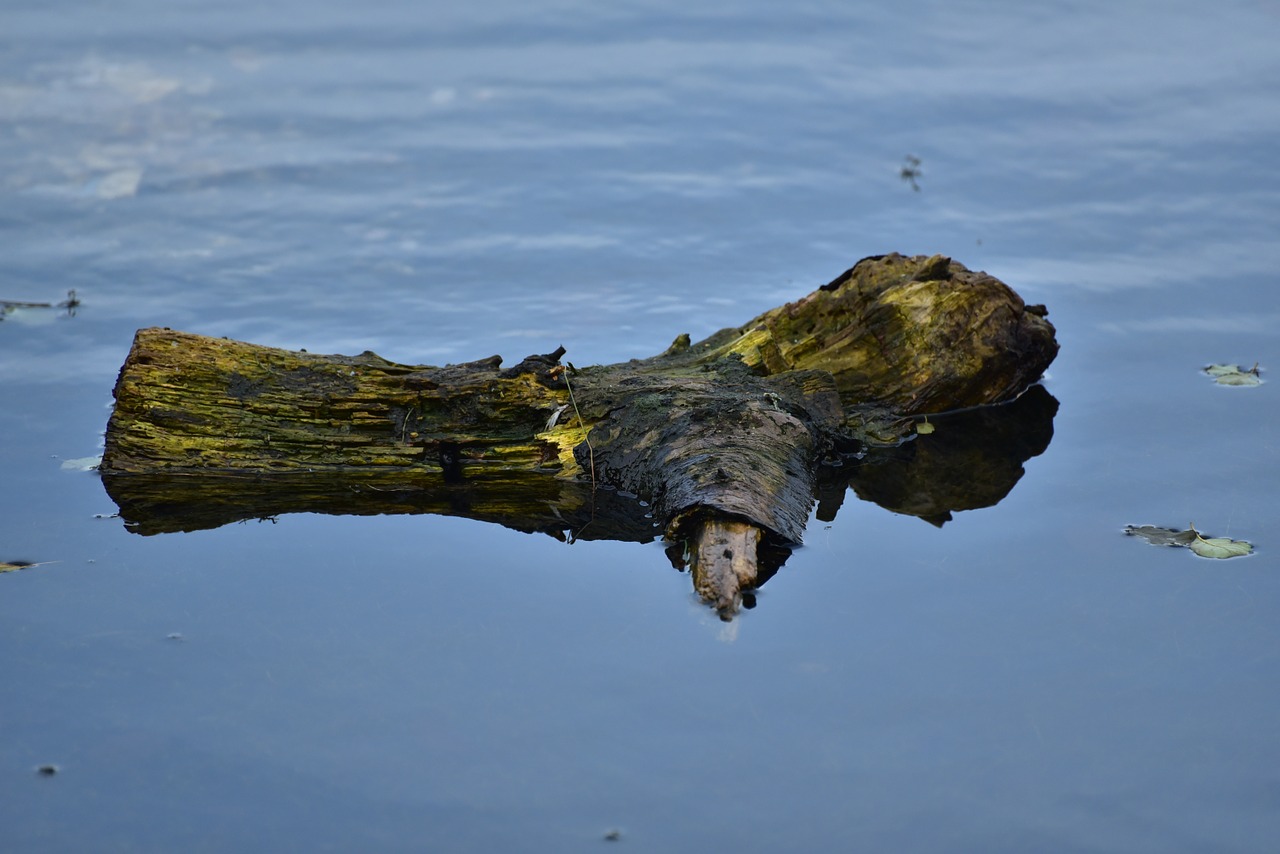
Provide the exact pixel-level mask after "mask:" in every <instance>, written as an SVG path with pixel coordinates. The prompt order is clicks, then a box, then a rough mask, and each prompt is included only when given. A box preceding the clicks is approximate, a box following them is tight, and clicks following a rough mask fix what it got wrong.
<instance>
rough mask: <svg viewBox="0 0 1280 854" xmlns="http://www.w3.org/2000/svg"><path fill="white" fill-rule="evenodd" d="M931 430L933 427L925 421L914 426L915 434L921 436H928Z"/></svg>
mask: <svg viewBox="0 0 1280 854" xmlns="http://www.w3.org/2000/svg"><path fill="white" fill-rule="evenodd" d="M933 429H934V428H933V425H932V424H930V423H929V422H928V420H927V419H926V420H925V421H922V422H920V423H919V424H917V425H916V433H918V434H919V435H921V436H928V435H929V434H930V433H932V432H933Z"/></svg>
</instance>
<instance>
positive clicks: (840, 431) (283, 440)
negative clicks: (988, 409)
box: [100, 255, 1057, 614]
mask: <svg viewBox="0 0 1280 854" xmlns="http://www.w3.org/2000/svg"><path fill="white" fill-rule="evenodd" d="M1045 316H1046V312H1045V309H1044V307H1043V306H1027V305H1025V304H1024V303H1023V301H1022V299H1021V298H1020V297H1019V296H1018V295H1017V294H1016V293H1014V292H1013V291H1012V290H1011V289H1010V288H1008V287H1007V286H1006V285H1004V284H1003V283H1001V282H1000V281H998V280H996V279H995V278H993V277H991V276H988V275H987V274H985V273H978V272H971V271H969V270H967V269H966V268H965V267H963V266H962V265H960V264H957V263H955V262H953V261H951V260H950V259H948V258H945V257H942V256H933V257H928V258H927V257H915V258H908V257H903V256H899V255H887V256H881V257H875V258H867V259H864V260H862V261H860V262H858V264H856V265H855V266H854V267H852V268H850V269H849V270H848V271H846V272H845V273H843V274H842V275H841V276H839V277H837V278H836V279H835V280H834V281H832V282H831V283H830V284H828V285H825V286H823V287H822V288H819V289H818V290H817V291H815V292H813V293H812V294H810V295H808V296H807V297H804V298H803V299H801V300H798V301H797V302H794V303H789V304H787V305H784V306H781V307H779V308H776V309H773V310H771V311H768V312H766V313H764V314H762V315H760V316H759V317H756V318H755V319H753V320H751V321H749V322H748V323H746V324H744V325H742V326H739V327H733V328H729V329H724V330H722V331H720V332H718V333H716V334H715V335H712V336H711V337H709V338H707V339H706V340H704V341H701V342H698V343H696V344H694V343H691V342H690V340H689V336H687V335H681V336H680V337H679V338H677V339H676V340H675V342H674V343H673V344H672V345H671V346H670V347H669V348H668V349H667V350H666V352H664V353H662V354H661V355H658V356H655V357H653V358H651V359H645V360H635V361H631V362H627V363H622V364H617V365H608V366H597V367H590V368H582V369H576V368H574V367H572V366H571V365H569V364H567V363H562V362H561V358H562V357H563V356H564V352H565V351H564V350H563V348H561V349H558V350H556V351H555V352H552V353H548V354H546V355H537V356H530V357H528V358H526V359H525V360H524V361H522V362H520V363H519V364H518V365H515V366H514V367H511V368H507V369H503V368H502V367H501V361H502V360H501V359H500V358H499V357H498V356H492V357H490V358H487V359H481V360H479V361H476V362H469V363H466V364H460V365H451V366H446V367H443V368H438V367H426V366H413V365H402V364H397V363H395V362H390V361H387V360H386V359H383V358H381V357H380V356H377V355H375V354H373V353H370V352H366V353H363V354H361V355H359V356H354V357H349V356H327V355H316V354H310V353H306V352H293V351H286V350H279V349H273V348H267V347H260V346H256V345H252V344H245V343H241V342H236V341H229V340H226V339H217V338H209V337H205V336H199V335H192V334H187V333H182V332H176V331H172V330H169V329H155V328H152V329H143V330H140V331H139V332H138V334H137V337H136V339H135V341H134V344H133V348H132V349H131V351H130V353H129V356H128V359H127V360H126V362H125V364H124V367H123V368H122V369H121V372H120V377H119V380H118V382H117V384H116V388H115V397H116V406H115V411H114V412H113V414H112V416H111V419H110V422H109V424H108V427H107V438H106V450H105V453H104V456H103V461H102V465H101V468H100V470H101V472H102V474H103V475H104V479H105V481H106V483H107V488H108V491H109V492H111V493H112V494H113V496H115V495H116V494H117V493H118V492H122V491H127V489H128V484H129V481H130V479H131V478H146V479H147V482H148V483H149V487H148V488H150V489H154V483H155V477H156V476H157V475H165V476H173V477H174V478H181V479H189V478H192V477H197V478H227V477H239V478H244V477H254V478H269V477H271V476H273V475H280V476H286V475H288V476H292V477H298V476H300V475H303V476H305V475H306V474H312V475H324V476H326V477H332V476H334V475H340V476H348V477H350V478H351V479H352V481H353V483H354V482H358V481H359V480H360V479H361V478H370V477H377V478H380V479H384V480H385V478H386V477H387V476H388V475H391V476H394V478H395V479H396V480H398V481H400V482H402V483H403V484H412V485H414V486H415V487H420V488H423V489H445V490H447V489H449V488H450V486H451V485H465V484H469V483H476V482H482V481H485V480H503V479H514V478H520V479H524V480H527V479H529V478H535V479H536V478H551V479H557V480H560V481H566V480H568V481H574V482H577V483H580V484H581V483H589V484H590V488H591V491H590V492H588V491H585V490H581V491H579V492H577V493H575V494H582V495H585V496H586V498H585V499H584V500H587V501H590V500H591V498H590V496H591V495H592V494H593V493H594V492H595V490H598V489H607V490H611V491H615V492H616V493H618V494H622V495H630V496H635V500H636V501H637V509H638V512H639V513H649V514H652V516H653V518H654V519H655V520H657V522H658V523H659V524H660V527H661V529H662V531H663V533H664V534H665V536H666V537H667V538H668V539H669V540H671V541H672V542H673V543H677V544H680V543H683V544H684V546H683V549H682V553H683V555H684V556H685V557H686V558H687V559H688V561H689V563H690V564H691V567H692V569H693V574H694V579H695V586H696V587H697V589H698V591H699V592H700V594H701V595H702V596H703V597H704V598H705V599H706V600H707V601H709V602H711V603H713V604H715V605H716V607H717V608H718V609H720V610H721V613H722V614H727V613H731V612H732V611H733V609H734V608H735V607H736V604H737V601H738V597H739V595H740V591H741V590H742V589H746V588H750V587H751V586H752V585H753V584H754V580H755V577H756V571H757V569H756V564H757V554H756V551H757V549H758V548H763V546H764V544H765V543H771V544H773V545H777V544H796V543H799V542H800V540H801V537H802V534H803V530H804V525H805V522H806V521H807V518H808V514H809V510H810V507H811V506H812V502H813V497H814V494H815V480H816V473H817V470H818V467H819V465H820V464H821V463H822V461H823V460H824V459H831V458H833V457H834V456H838V455H839V454H840V453H842V452H846V451H850V450H855V449H857V448H859V447H862V446H865V444H876V443H886V444H891V443H894V442H897V441H901V440H902V439H904V438H906V437H908V436H909V435H910V434H911V432H912V429H913V423H914V419H915V418H916V417H918V416H921V415H926V414H932V413H939V412H944V411H948V410H955V409H960V408H965V407H975V406H982V405H985V404H992V403H998V402H1002V401H1006V400H1010V399H1012V398H1014V397H1016V396H1017V395H1019V394H1020V393H1021V392H1022V391H1023V390H1025V389H1026V388H1027V387H1028V386H1029V385H1031V384H1032V383H1034V382H1035V381H1036V380H1037V379H1038V378H1039V377H1040V376H1041V374H1042V373H1043V371H1044V369H1045V368H1046V367H1047V366H1048V365H1049V363H1050V362H1051V361H1052V360H1053V358H1054V356H1055V355H1056V353H1057V343H1056V341H1055V340H1054V329H1053V327H1052V325H1051V324H1050V323H1049V322H1048V321H1047V320H1046V319H1045ZM117 500H119V499H117ZM641 501H643V502H644V503H645V504H647V505H648V507H647V509H642V508H641V505H640V504H639V502H641Z"/></svg>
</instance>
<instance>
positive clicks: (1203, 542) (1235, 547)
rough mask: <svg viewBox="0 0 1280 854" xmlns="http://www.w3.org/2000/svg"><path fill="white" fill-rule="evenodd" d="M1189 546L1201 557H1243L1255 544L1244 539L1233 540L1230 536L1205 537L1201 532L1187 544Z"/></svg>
mask: <svg viewBox="0 0 1280 854" xmlns="http://www.w3.org/2000/svg"><path fill="white" fill-rule="evenodd" d="M1187 548H1189V549H1191V551H1193V552H1195V553H1196V554H1198V555H1200V557H1214V558H1228V557H1241V556H1243V555H1247V554H1249V553H1251V552H1252V551H1253V546H1252V545H1250V544H1249V543H1246V542H1245V541H1244V540H1233V539H1231V538H1230V537H1211V538H1209V539H1205V538H1204V537H1202V536H1200V535H1199V534H1197V535H1196V538H1195V539H1194V540H1192V541H1191V543H1189V544H1188V545H1187Z"/></svg>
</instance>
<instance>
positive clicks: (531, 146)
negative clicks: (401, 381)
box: [0, 0, 1280, 852]
mask: <svg viewBox="0 0 1280 854" xmlns="http://www.w3.org/2000/svg"><path fill="white" fill-rule="evenodd" d="M0 21H3V25H2V26H0V245H2V246H3V247H4V251H3V252H0V299H4V300H15V301H27V302H50V303H56V302H58V301H60V300H63V299H65V298H66V294H67V291H69V290H73V289H74V290H75V292H76V294H77V297H78V299H79V300H80V301H81V305H80V306H79V307H78V308H77V310H76V311H75V313H74V316H71V314H70V313H69V312H67V311H65V310H59V309H55V308H50V309H41V308H19V309H15V310H14V311H11V312H9V313H7V314H5V315H4V319H3V320H2V321H0V401H3V404H4V406H3V409H4V419H3V422H2V426H0V561H15V560H24V561H41V562H45V561H47V562H48V563H44V564H43V565H41V566H37V567H33V568H30V569H26V570H22V571H18V572H7V573H3V574H0V652H2V654H0V685H3V686H4V688H3V690H2V691H0V849H2V850H5V851H146V852H151V851H155V852H171V851H216V852H222V851H307V852H311V851H342V852H345V851H356V850H361V851H486V852H488V851H504V850H507V851H549V852H564V851H576V850H587V849H594V848H596V847H598V846H602V845H609V844H611V843H610V841H609V840H607V839H606V835H607V834H610V832H611V831H617V833H618V834H619V839H618V841H617V844H622V845H626V846H627V848H628V850H642V851H664V852H665V851H707V850H735V851H742V852H748V851H778V850H867V851H988V852H1000V851H1007V852H1026V851H1090V852H1170V851H1206V850H1211V851H1216V852H1255V851H1257V852H1262V851H1270V850H1272V849H1273V847H1274V844H1275V840H1276V839H1277V838H1280V729H1278V728H1277V727H1276V725H1275V721H1276V720H1277V716H1278V715H1280V619H1277V616H1278V615H1280V575H1278V574H1277V564H1276V557H1275V555H1276V543H1277V542H1278V541H1280V540H1278V537H1280V530H1278V528H1277V525H1276V520H1277V518H1280V490H1278V489H1277V488H1276V487H1277V483H1280V433H1278V432H1277V426H1276V425H1277V424H1278V423H1280V405H1278V404H1277V402H1276V395H1275V388H1276V386H1275V384H1274V383H1273V382H1265V383H1264V384H1263V385H1262V386H1260V387H1257V388H1224V387H1220V386H1216V385H1214V384H1213V383H1212V382H1211V381H1210V380H1209V379H1208V378H1207V377H1205V376H1204V375H1203V374H1201V373H1200V372H1199V369H1200V368H1201V367H1203V366H1204V365H1206V364H1208V363H1210V362H1233V363H1239V364H1242V365H1244V366H1246V367H1248V366H1250V365H1252V364H1253V363H1254V362H1260V363H1261V367H1262V369H1263V374H1262V376H1263V378H1264V380H1267V379H1269V373H1268V372H1269V369H1270V368H1271V367H1273V366H1275V365H1277V364H1280V358H1277V356H1278V353H1277V350H1278V346H1280V336H1278V333H1277V330H1278V329H1280V299H1278V298H1277V296H1276V293H1277V291H1276V287H1275V286H1276V271H1277V270H1278V269H1280V240H1277V236H1278V235H1280V170H1278V169H1277V162H1276V156H1275V155H1276V150H1275V140H1276V139H1280V52H1277V51H1276V49H1275V45H1276V43H1277V40H1278V38H1280V12H1277V10H1276V7H1275V6H1274V4H1269V3H1264V2H1249V0H1224V2H1219V3H1215V4H1205V3H1200V2H1186V0H1182V1H1181V2H1180V1H1179V0H1172V2H1169V0H1165V2H1148V0H1134V2H1127V3H1108V2H1095V0H1077V2H1049V3H1039V4H1025V3H1012V2H1010V3H1003V2H950V3H935V2H928V0H903V2H900V3H896V4H892V5H888V4H884V5H881V6H877V5H874V4H850V3H835V2H829V0H811V2H793V3H788V4H775V3H766V2H760V0H744V2H740V3H732V4H723V3H722V4H699V3H690V2H680V3H675V2H662V0H651V2H629V3H614V4H600V3H585V2H582V0H554V2H553V1H552V0H548V1H547V2H538V3H514V2H487V3H473V4H445V3H438V2H425V3H409V2H392V1H391V0H386V2H378V3H367V4H359V5H348V4H342V3H337V2H332V0H310V2H307V3H302V2H294V0H286V2H273V3H269V4H262V3H248V2H243V1H242V0H231V2H224V3H219V4H212V5H211V4H204V3H192V2H157V0H125V2H115V3H111V4H96V3H88V2H78V0H75V1H74V2H67V3H58V4H47V3H40V4H37V3H20V2H10V3H8V4H7V5H6V8H5V10H4V11H3V13H0ZM908 156H914V157H917V158H919V159H920V170H921V175H920V176H919V178H918V181H917V183H918V185H919V190H915V189H913V188H912V186H911V185H910V183H909V182H907V181H904V180H903V178H902V177H901V176H900V169H901V168H902V167H903V165H904V164H905V163H907V162H908V161H906V158H907V157H908ZM890 251H898V252H903V253H907V254H934V253H942V254H946V255H950V256H952V257H954V258H955V259H956V260H958V261H960V262H962V263H964V264H966V265H967V266H969V267H970V268H972V269H984V270H987V271H989V272H991V273H992V274H993V275H996V276H998V277H999V278H1001V279H1002V280H1004V281H1006V282H1008V283H1009V284H1011V285H1012V286H1013V287H1014V288H1016V289H1017V290H1018V291H1019V292H1020V293H1021V294H1022V295H1023V296H1024V297H1025V298H1026V299H1027V300H1028V302H1040V303H1044V304H1046V305H1047V306H1048V308H1049V312H1050V319H1051V320H1052V321H1053V322H1054V323H1055V324H1056V325H1057V328H1058V338H1059V341H1060V342H1061V344H1062V352H1061V355H1060V356H1059V358H1058V360H1057V361H1056V362H1055V364H1054V365H1053V366H1052V368H1051V369H1050V373H1049V375H1048V376H1047V377H1046V380H1045V384H1046V386H1047V388H1048V389H1049V390H1050V391H1051V392H1052V394H1053V395H1054V396H1055V397H1057V398H1058V400H1059V401H1060V403H1061V408H1060V410H1059V413H1058V415H1057V418H1056V420H1055V425H1054V426H1055V435H1054V438H1053V441H1052V443H1051V445H1050V446H1049V448H1048V450H1047V451H1046V452H1045V453H1044V454H1043V455H1041V456H1038V457H1036V458H1034V459H1032V460H1030V461H1029V462H1028V463H1027V466H1026V469H1027V470H1026V474H1025V476H1024V477H1023V479H1022V480H1021V482H1020V483H1019V484H1018V486H1017V487H1016V488H1015V489H1014V490H1013V492H1012V493H1011V494H1010V495H1009V496H1008V497H1007V498H1006V499H1005V500H1004V501H1002V502H1001V503H1000V504H999V505H997V506H995V507H992V508H987V509H982V510H975V511H969V512H963V513H958V514H956V517H955V519H954V520H953V521H951V522H949V523H947V524H946V525H944V526H942V527H941V528H937V527H933V526H931V525H929V524H927V523H925V522H923V521H921V520H920V519H917V518H914V517H910V516H904V515H896V514H894V513H891V512H888V511H886V510H884V509H882V508H880V507H877V506H875V505H872V504H869V503H865V502H859V501H857V500H856V498H855V497H853V496H852V495H850V496H849V498H848V499H847V500H846V502H845V505H844V507H843V509H842V510H841V511H840V514H839V516H838V518H837V519H836V520H835V521H833V522H820V521H818V520H816V519H814V520H812V521H811V524H810V526H809V529H808V533H807V541H806V543H807V544H806V546H805V547H804V548H802V549H799V550H798V551H797V552H796V553H795V554H794V555H793V556H792V557H791V559H790V560H789V561H788V562H787V564H786V566H785V567H784V568H783V569H782V571H781V572H780V573H779V575H778V576H777V577H775V578H774V579H772V580H771V581H770V582H769V583H768V584H767V585H766V586H765V587H763V588H762V589H761V591H760V593H759V605H758V607H757V608H756V609H755V610H752V611H749V612H747V613H745V614H744V615H743V616H742V617H740V618H739V619H737V620H735V621H734V622H732V623H728V624H725V623H721V622H720V621H719V620H718V619H716V616H715V614H714V613H713V612H711V611H709V610H708V609H706V608H705V607H704V606H703V605H701V604H700V603H699V602H698V601H697V600H696V598H695V597H694V596H693V593H692V591H691V589H690V585H689V581H688V578H687V577H686V576H684V575H681V574H678V573H676V572H675V571H673V570H672V569H670V566H669V564H668V562H667V560H666V558H665V557H664V555H663V552H662V549H661V547H660V544H657V543H654V544H650V545H637V544H630V543H615V542H578V543H575V544H574V545H571V546H569V545H565V544H563V543H560V542H557V541H555V540H553V539H551V538H549V537H542V536H532V535H525V534H521V533H517V532H515V531H511V530H507V529H505V528H500V527H497V526H492V525H486V524H483V523H481V522H476V521H470V520H465V519H457V518H447V517H433V516H416V517H414V516H381V517H329V516H314V515H303V514H300V515H288V516H282V517H280V518H279V519H277V520H275V521H274V522H270V521H263V522H248V523H243V524H236V525H230V526H227V527H223V528H219V529H217V530H208V531H200V532H194V533H188V534H165V535H159V536H152V537H142V536H138V535H136V534H134V533H132V532H130V531H129V530H128V529H127V528H126V527H124V526H123V525H122V523H121V522H120V520H119V519H118V518H112V516H111V514H113V513H114V511H115V506H114V505H113V504H112V502H111V501H110V499H109V498H108V497H107V495H106V494H105V493H104V491H103V489H102V485H101V483H100V481H99V480H98V478H97V475H96V474H95V473H93V472H92V471H85V470H83V469H84V468H85V466H86V465H87V464H88V463H87V462H85V461H86V459H90V458H92V457H93V456H94V455H96V454H98V453H100V452H101V433H102V430H103V428H104V426H105V423H106V419H107V417H108V415H109V413H110V405H111V388H112V384H113V382H114V379H115V376H116V372H117V371H118V370H119V367H120V365H121V363H122V362H123V361H124V358H125V356H126V354H127V352H128V349H129V345H130V341H131V339H132V335H133V333H134V331H135V330H136V329H138V328H140V327H146V326H153V325H158V326H169V327H172V328H175V329H182V330H187V331H191V332H200V333H204V334H209V335H216V336H228V337H231V338H237V339H243V340H249V341H254V342H257V343H261V344H267V345H272V346H281V347H289V348H306V349H308V350H311V351H312V352H339V353H359V352H361V351H363V350H366V349H372V350H375V351H377V352H378V353H380V354H381V355H383V356H385V357H387V358H390V359H394V360H396V361H401V362H410V363H430V364H444V363H448V362H457V361H465V360H470V359H476V358H482V357H485V356H488V355H490V354H492V353H495V352H498V353H501V354H502V355H503V356H504V357H505V358H506V360H507V362H508V363H515V362H517V361H518V360H519V359H520V358H522V357H523V356H525V355H527V354H529V353H543V352H548V351H550V350H553V349H554V348H555V347H556V346H557V345H560V344H563V345H564V346H565V347H566V348H568V354H567V356H566V358H568V359H572V360H573V361H574V362H576V363H578V364H580V365H581V364H591V363H607V362H614V361H619V360H624V359H629V358H633V357H643V356H649V355H653V354H655V353H658V352H660V351H661V350H663V349H664V348H665V347H666V346H667V344H668V343H670V341H671V340H672V339H673V338H674V337H675V336H676V335H678V334H679V333H682V332H688V333H690V334H692V335H693V336H694V337H695V338H698V337H700V336H704V335H707V334H709V333H711V332H713V331H715V330H716V329H719V328H721V327H723V326H728V325H736V324H738V323H741V322H743V321H745V320H747V319H748V318H750V317H752V316H754V315H756V314H758V313H759V312H761V311H763V310H766V309H768V308H771V307H773V306H774V305H777V304H780V303H782V302H785V301H788V300H792V299H796V298H798V297H800V296H803V295H804V294H806V293H808V292H809V291H811V290H812V289H813V288H815V287H817V286H818V285H821V284H823V283H825V282H827V281H829V280H830V279H831V278H833V277H834V276H836V275H837V274H839V273H840V272H841V271H842V270H844V269H846V268H847V267H849V266H850V265H851V264H852V263H853V262H855V261H856V260H858V258H860V257H862V256H864V255H871V254H880V253H884V252H890ZM1191 522H1194V523H1195V524H1196V526H1197V527H1198V528H1199V529H1201V530H1204V531H1207V532H1210V533H1213V534H1218V535H1226V536H1232V537H1236V538H1239V539H1246V540H1249V541H1251V542H1253V543H1254V544H1255V545H1256V546H1257V552H1256V554H1255V555H1253V556H1250V557H1247V558H1241V559H1234V560H1229V561H1212V560H1205V559H1200V558H1196V557H1194V556H1193V555H1191V554H1190V553H1189V552H1187V551H1186V550H1176V549H1161V548H1155V547H1152V546H1148V545H1146V544H1145V543H1142V542H1141V541H1138V540H1136V539H1134V538H1127V537H1124V536H1123V535H1122V534H1121V530H1122V528H1123V527H1124V525H1125V524H1128V523H1135V524H1158V525H1172V526H1185V525H1186V524H1188V523H1191ZM46 764H52V765H55V766H57V769H58V770H57V773H56V774H53V775H41V774H39V773H37V771H36V769H37V767H38V766H41V765H46Z"/></svg>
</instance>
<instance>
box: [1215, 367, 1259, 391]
mask: <svg viewBox="0 0 1280 854" xmlns="http://www.w3.org/2000/svg"><path fill="white" fill-rule="evenodd" d="M1204 372H1205V373H1206V374H1208V375H1209V376H1211V377H1213V381H1214V382H1216V383H1217V384H1218V385H1240V386H1255V385H1262V377H1261V372H1260V371H1259V370H1258V363H1257V362H1254V364H1253V367H1252V368H1249V369H1248V370H1245V369H1244V368H1242V367H1240V366H1239V365H1210V366H1209V367H1207V368H1205V369H1204Z"/></svg>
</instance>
